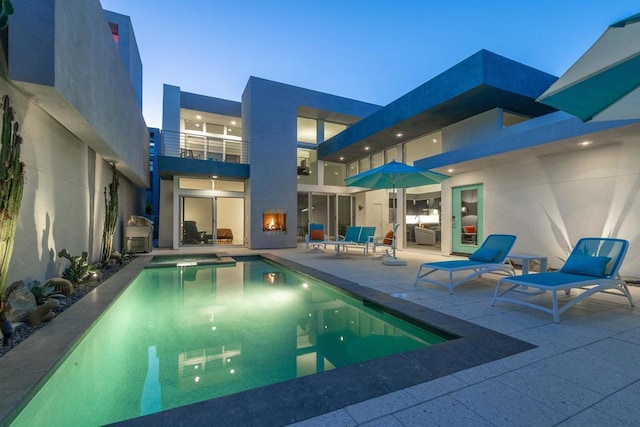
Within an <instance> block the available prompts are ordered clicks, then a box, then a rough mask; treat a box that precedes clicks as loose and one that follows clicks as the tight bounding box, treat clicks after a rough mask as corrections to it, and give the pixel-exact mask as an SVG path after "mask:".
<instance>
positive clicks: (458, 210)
mask: <svg viewBox="0 0 640 427" xmlns="http://www.w3.org/2000/svg"><path fill="white" fill-rule="evenodd" d="M452 191H453V194H452V203H453V206H452V209H451V212H452V213H453V214H452V215H453V217H452V227H451V229H452V233H453V235H452V242H453V245H452V250H453V252H454V253H460V254H470V253H472V252H473V251H475V250H476V249H477V248H478V244H479V243H482V239H483V231H482V210H483V209H482V184H474V185H466V186H464V187H454V188H453V189H452Z"/></svg>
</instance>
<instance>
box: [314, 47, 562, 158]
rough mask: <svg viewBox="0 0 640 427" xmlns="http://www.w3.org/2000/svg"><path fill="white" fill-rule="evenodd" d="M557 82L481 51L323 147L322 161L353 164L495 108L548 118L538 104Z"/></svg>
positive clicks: (546, 109)
mask: <svg viewBox="0 0 640 427" xmlns="http://www.w3.org/2000/svg"><path fill="white" fill-rule="evenodd" d="M557 79H558V78H557V77H556V76H552V75H551V74H547V73H545V72H542V71H540V70H537V69H535V68H532V67H529V66H527V65H524V64H521V63H519V62H516V61H513V60H511V59H508V58H505V57H503V56H500V55H497V54H495V53H492V52H489V51H487V50H481V51H479V52H477V53H475V54H473V55H471V56H470V57H468V58H467V59H465V60H463V61H462V62H460V63H458V64H456V65H455V66H453V67H451V68H450V69H448V70H446V71H445V72H443V73H441V74H440V75H438V76H436V77H434V78H433V79H431V80H429V81H428V82H426V83H424V84H422V85H420V86H418V87H417V88H416V89H414V90H412V91H411V92H408V93H407V94H405V95H403V96H401V97H400V98H398V99H397V100H395V101H393V102H391V103H390V104H389V105H387V106H385V107H383V108H382V109H380V110H378V111H376V112H375V113H373V114H371V115H370V116H368V117H366V118H364V119H363V120H361V121H359V122H358V123H356V124H354V125H352V126H350V127H349V128H347V129H346V130H344V131H343V132H341V133H339V134H338V135H336V136H334V137H333V138H331V139H329V140H327V141H325V142H323V143H321V144H320V145H319V146H318V158H319V159H321V160H326V161H335V162H350V161H354V160H357V159H360V158H362V157H363V156H365V155H367V153H375V152H378V151H381V150H384V149H387V148H389V147H392V146H395V145H397V144H400V143H403V142H407V141H411V140H413V139H415V138H418V137H420V136H423V135H426V134H429V133H432V132H435V131H437V130H440V129H442V128H444V127H446V126H449V125H452V124H454V123H457V122H459V121H461V120H464V119H467V118H469V117H473V116H475V115H477V114H480V113H483V112H485V111H489V110H492V109H494V108H503V109H504V110H507V111H510V112H513V113H517V114H521V115H525V116H529V117H538V116H542V115H545V114H549V113H551V112H554V111H556V109H555V108H553V107H550V106H547V105H544V104H540V103H537V102H536V98H537V97H538V96H540V95H541V94H542V93H543V92H544V91H545V90H546V89H547V88H549V86H551V84H553V82H555V81H556V80H557ZM398 133H402V137H401V138H398V137H397V136H396V135H397V134H398ZM365 147H369V149H368V150H365Z"/></svg>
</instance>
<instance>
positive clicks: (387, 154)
mask: <svg viewBox="0 0 640 427" xmlns="http://www.w3.org/2000/svg"><path fill="white" fill-rule="evenodd" d="M391 160H396V161H398V162H399V161H400V156H398V147H397V146H395V147H392V148H389V149H387V150H384V163H385V164H386V163H391Z"/></svg>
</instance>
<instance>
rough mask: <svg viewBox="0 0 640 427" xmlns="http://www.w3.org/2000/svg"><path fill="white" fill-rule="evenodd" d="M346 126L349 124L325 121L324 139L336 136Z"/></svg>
mask: <svg viewBox="0 0 640 427" xmlns="http://www.w3.org/2000/svg"><path fill="white" fill-rule="evenodd" d="M346 128H347V125H343V124H340V123H331V122H324V140H325V141H326V140H327V139H329V138H332V137H334V136H336V135H337V134H339V133H340V132H342V131H343V130H345V129H346Z"/></svg>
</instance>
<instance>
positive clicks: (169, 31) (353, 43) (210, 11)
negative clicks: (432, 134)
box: [101, 0, 640, 128]
mask: <svg viewBox="0 0 640 427" xmlns="http://www.w3.org/2000/svg"><path fill="white" fill-rule="evenodd" d="M101 4H102V7H103V8H104V9H107V10H111V11H113V12H117V13H121V14H124V15H128V16H129V17H131V21H132V23H133V28H134V31H135V34H136V40H137V42H138V48H139V50H140V56H141V57H142V64H143V98H144V99H143V104H144V106H143V111H144V117H145V120H146V122H147V125H148V126H151V127H157V128H161V127H162V85H163V84H165V83H166V84H170V85H175V86H179V87H180V88H181V90H183V91H186V92H193V93H198V94H202V95H207V96H213V97H217V98H224V99H230V100H233V101H240V98H241V96H242V92H243V90H244V88H245V85H246V83H247V80H248V79H249V77H250V76H256V77H261V78H265V79H269V80H275V81H278V82H282V83H287V84H291V85H294V86H300V87H304V88H308V89H313V90H318V91H321V92H327V93H330V94H334V95H340V96H344V97H347V98H353V99H357V100H360V101H365V102H370V103H373V104H378V105H386V104H388V103H390V102H391V101H393V100H395V99H397V98H399V97H400V96H402V95H403V94H405V93H407V92H408V91H410V90H412V89H414V88H416V87H417V86H419V85H421V84H422V83H424V82H426V81H428V80H430V79H431V78H433V77H435V76H436V75H438V74H440V73H442V72H443V71H445V70H447V69H448V68H450V67H451V66H453V65H455V64H457V63H458V62H460V61H462V60H463V59H465V58H467V57H468V56H470V55H472V54H474V53H475V52H477V51H478V50H480V49H487V50H489V51H492V52H494V53H497V54H499V55H502V56H505V57H507V58H510V59H513V60H515V61H518V62H521V63H523V64H526V65H529V66H532V67H534V68H537V69H539V70H542V71H545V72H547V73H550V74H553V75H555V76H560V75H562V74H563V73H564V72H565V71H566V70H567V69H568V68H569V67H570V66H571V65H572V64H573V63H574V62H575V61H576V60H577V59H578V58H579V57H580V56H581V55H582V54H583V53H584V52H585V51H586V50H587V49H588V48H589V47H590V46H591V45H592V44H593V43H594V42H595V41H596V40H597V39H598V37H600V35H601V34H602V33H603V32H604V31H605V30H606V28H607V26H608V25H610V24H612V23H614V22H616V21H619V20H621V19H624V18H627V17H628V16H631V15H633V14H635V13H638V12H639V11H640V7H639V6H640V3H639V2H636V1H630V0H529V1H524V0H510V1H503V0H491V1H478V0H476V1H471V0H455V1H451V0H449V1H443V0H388V1H382V0H368V1H366V0H342V1H336V0H326V1H322V2H307V1H300V0H271V1H266V0H253V1H243V0H234V1H224V2H221V1H217V0H183V1H176V0H171V1H168V0H101Z"/></svg>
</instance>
